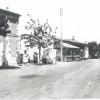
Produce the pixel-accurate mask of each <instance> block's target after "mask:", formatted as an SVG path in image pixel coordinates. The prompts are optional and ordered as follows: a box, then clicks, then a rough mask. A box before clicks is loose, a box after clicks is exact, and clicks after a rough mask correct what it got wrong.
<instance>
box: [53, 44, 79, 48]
mask: <svg viewBox="0 0 100 100" xmlns="http://www.w3.org/2000/svg"><path fill="white" fill-rule="evenodd" d="M60 47H61V43H57V44H55V48H60ZM62 47H63V48H76V49H78V48H79V47H77V46H74V45H71V44H68V43H62Z"/></svg>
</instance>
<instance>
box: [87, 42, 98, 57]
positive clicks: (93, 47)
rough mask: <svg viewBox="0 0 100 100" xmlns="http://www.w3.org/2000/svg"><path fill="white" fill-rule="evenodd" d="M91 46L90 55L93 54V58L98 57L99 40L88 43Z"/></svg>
mask: <svg viewBox="0 0 100 100" xmlns="http://www.w3.org/2000/svg"><path fill="white" fill-rule="evenodd" d="M88 46H89V55H90V56H91V58H96V57H97V51H98V49H99V48H98V44H97V42H94V41H93V42H89V43H88Z"/></svg>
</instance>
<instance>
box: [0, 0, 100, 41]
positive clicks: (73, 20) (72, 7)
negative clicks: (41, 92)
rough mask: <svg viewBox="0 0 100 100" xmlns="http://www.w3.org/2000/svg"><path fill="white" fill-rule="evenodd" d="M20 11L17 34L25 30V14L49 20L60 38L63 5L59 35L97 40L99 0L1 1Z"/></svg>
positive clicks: (68, 37)
mask: <svg viewBox="0 0 100 100" xmlns="http://www.w3.org/2000/svg"><path fill="white" fill-rule="evenodd" d="M6 7H9V11H12V12H16V13H19V14H20V15H21V17H20V22H19V34H23V33H25V32H26V31H25V29H24V27H25V25H26V21H27V20H28V17H27V14H30V15H31V16H32V18H33V19H35V20H37V19H39V20H40V23H43V22H45V21H46V19H48V22H49V24H50V25H51V27H52V29H53V31H54V30H55V27H58V29H57V32H56V34H55V35H56V36H57V37H58V38H60V37H61V20H60V19H61V17H60V8H63V16H62V34H63V35H62V38H63V39H72V37H73V36H74V37H75V40H77V41H80V42H86V41H87V42H90V41H97V42H100V39H99V37H100V0H0V8H2V9H6Z"/></svg>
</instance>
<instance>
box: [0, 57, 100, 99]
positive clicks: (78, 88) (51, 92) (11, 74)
mask: <svg viewBox="0 0 100 100" xmlns="http://www.w3.org/2000/svg"><path fill="white" fill-rule="evenodd" d="M69 98H70V99H81V98H83V99H87V98H100V60H99V59H94V60H92V59H90V60H84V61H80V62H62V63H61V62H57V64H56V65H43V66H35V65H27V66H24V65H23V66H20V68H19V69H3V70H0V100H37V99H42V100H51V99H53V100H56V99H69Z"/></svg>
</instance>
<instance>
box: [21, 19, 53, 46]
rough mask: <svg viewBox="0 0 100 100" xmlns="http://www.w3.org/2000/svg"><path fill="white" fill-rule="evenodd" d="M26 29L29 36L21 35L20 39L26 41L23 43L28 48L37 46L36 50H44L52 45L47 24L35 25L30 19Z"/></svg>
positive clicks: (49, 28)
mask: <svg viewBox="0 0 100 100" xmlns="http://www.w3.org/2000/svg"><path fill="white" fill-rule="evenodd" d="M27 24H28V25H27V26H25V29H27V30H28V31H29V32H30V34H23V35H22V36H21V37H22V38H23V39H26V41H25V43H26V46H28V47H34V46H37V47H38V48H41V47H43V48H46V47H48V46H50V45H51V44H52V35H51V31H52V29H51V27H50V25H49V24H48V22H46V23H44V24H43V25H40V24H39V22H38V24H36V21H33V19H31V18H30V21H29V22H27Z"/></svg>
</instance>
